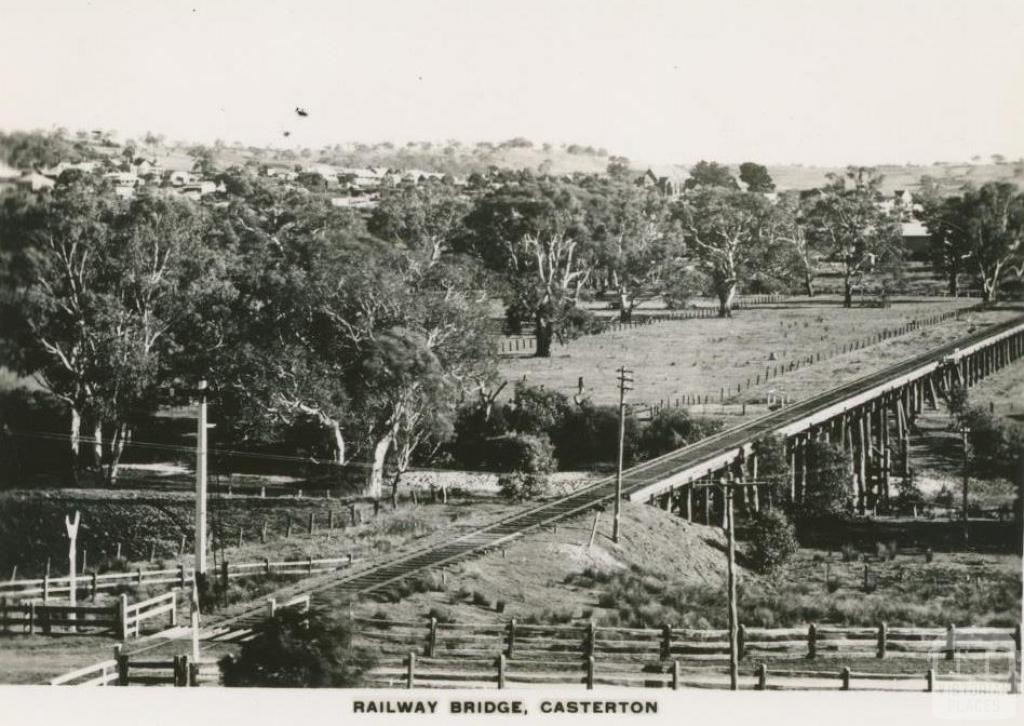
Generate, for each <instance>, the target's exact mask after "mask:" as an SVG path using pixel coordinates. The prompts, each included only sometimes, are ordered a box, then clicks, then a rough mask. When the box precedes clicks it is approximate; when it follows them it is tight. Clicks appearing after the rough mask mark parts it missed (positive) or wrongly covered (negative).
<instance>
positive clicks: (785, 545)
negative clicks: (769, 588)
mask: <svg viewBox="0 0 1024 726" xmlns="http://www.w3.org/2000/svg"><path fill="white" fill-rule="evenodd" d="M799 548H800V545H799V544H798V543H797V541H796V529H795V528H794V527H793V525H792V524H791V523H790V521H789V520H788V519H787V518H786V515H785V514H783V513H782V512H780V511H779V510H777V509H775V510H772V511H770V512H762V513H761V514H760V515H759V516H758V517H757V518H756V519H755V520H754V523H753V525H752V526H751V528H750V548H749V552H748V554H749V556H750V561H751V563H752V564H753V566H754V569H756V570H757V571H758V572H764V573H772V572H776V571H777V570H779V569H780V568H782V567H783V566H785V565H786V563H787V562H789V560H790V558H791V557H792V556H793V555H794V554H796V552H797V550H798V549H799Z"/></svg>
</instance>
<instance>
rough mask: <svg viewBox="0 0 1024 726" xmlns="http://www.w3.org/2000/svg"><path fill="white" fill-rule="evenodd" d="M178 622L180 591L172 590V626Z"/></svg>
mask: <svg viewBox="0 0 1024 726" xmlns="http://www.w3.org/2000/svg"><path fill="white" fill-rule="evenodd" d="M177 624H178V593H176V592H175V591H174V590H171V627H172V628H173V627H174V626H176V625H177Z"/></svg>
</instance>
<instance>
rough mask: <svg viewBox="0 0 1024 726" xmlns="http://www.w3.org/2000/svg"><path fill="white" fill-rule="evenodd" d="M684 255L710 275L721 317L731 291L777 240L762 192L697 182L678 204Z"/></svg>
mask: <svg viewBox="0 0 1024 726" xmlns="http://www.w3.org/2000/svg"><path fill="white" fill-rule="evenodd" d="M676 214H677V217H678V219H679V221H680V224H681V227H682V230H683V233H684V236H685V240H686V246H687V253H688V255H689V256H690V257H691V258H692V259H693V260H694V262H695V263H696V267H697V269H698V270H699V271H701V272H703V273H704V274H705V275H707V277H708V278H709V280H710V281H711V286H712V289H713V291H714V294H715V295H716V296H717V297H718V314H719V316H720V317H723V318H724V317H731V316H732V304H733V300H734V298H735V296H736V292H737V291H738V290H739V288H740V287H741V286H742V285H743V284H744V283H747V282H749V281H750V280H751V279H753V277H754V275H755V274H757V271H758V268H759V264H760V263H761V261H763V260H764V258H765V257H767V256H768V255H770V254H772V253H774V252H775V250H774V249H773V248H774V247H775V246H777V245H778V240H777V238H776V237H775V231H776V226H775V224H774V223H773V208H772V204H771V202H770V201H768V200H767V199H766V198H765V197H764V196H762V195H760V194H756V193H752V192H741V191H734V190H730V189H724V188H716V187H704V188H699V189H697V190H695V191H693V192H691V193H690V194H688V195H686V197H684V199H683V201H682V203H681V204H680V205H679V206H678V207H677V210H676Z"/></svg>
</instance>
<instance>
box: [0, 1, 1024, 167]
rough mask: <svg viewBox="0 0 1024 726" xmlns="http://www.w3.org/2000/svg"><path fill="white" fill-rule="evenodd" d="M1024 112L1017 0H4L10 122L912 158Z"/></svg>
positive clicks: (215, 133) (269, 138)
mask: <svg viewBox="0 0 1024 726" xmlns="http://www.w3.org/2000/svg"><path fill="white" fill-rule="evenodd" d="M193 9H194V10H193ZM295 106H303V107H305V108H307V109H308V110H309V112H310V116H309V117H308V118H305V119H299V118H298V117H296V115H295V114H294V111H293V109H294V108H295ZM1022 111H1024V0H970V1H968V0H870V1H868V0H861V1H859V2H858V1H856V0H845V1H837V0H771V1H770V2H769V1H767V0H762V1H760V2H758V1H757V0H749V1H747V2H737V1H735V0H712V1H708V2H704V1H700V2H696V1H694V0H662V1H660V2H652V1H650V0H629V1H622V2H619V1H618V0H578V1H571V0H505V1H504V2H492V1H490V0H419V1H417V2H413V1H410V0H406V1H402V2H399V1H397V0H383V1H382V0H354V1H351V0H324V1H323V2H313V1H311V0H308V1H302V0H288V1H284V0H282V1H280V2H267V1H265V0H238V1H237V2H210V1H208V0H190V1H189V2H179V1H177V0H159V1H156V0H150V1H148V2H140V1H139V0H133V1H125V2H121V1H119V0H109V1H103V0H95V1H94V2H86V1H84V0H82V1H72V0H64V1H63V2H56V1H53V0H49V1H47V0H31V1H28V0H0V128H4V129H8V130H9V129H14V128H50V127H53V126H66V127H68V128H70V129H79V128H96V127H99V128H107V129H118V130H119V131H121V132H122V134H123V136H124V137H127V136H132V135H138V134H141V133H142V132H144V131H145V130H153V131H155V132H161V133H165V134H166V135H167V136H168V137H169V138H171V139H178V138H181V139H189V140H197V141H212V140H213V139H215V138H218V137H219V138H222V139H224V140H225V141H226V142H228V143H231V142H233V141H236V140H238V141H242V142H243V143H246V144H265V143H275V144H281V145H284V144H288V145H296V146H307V145H308V146H311V147H314V148H315V147H318V146H321V145H323V144H328V143H330V144H333V143H341V142H346V141H368V142H372V141H383V140H389V141H394V142H396V143H404V142H406V141H420V140H431V141H443V140H445V139H449V138H457V139H459V140H462V141H467V142H472V141H478V140H491V141H497V140H502V139H507V138H511V137H513V136H526V137H527V138H530V139H532V140H533V141H535V142H538V143H539V142H542V141H550V142H554V143H562V142H578V143H582V144H593V145H595V146H603V147H605V148H607V149H608V150H609V151H611V152H613V153H623V154H626V155H627V156H630V157H631V158H633V159H636V160H643V161H649V162H659V163H668V162H679V163H687V162H691V161H694V160H697V159H700V158H707V159H717V160H721V161H726V162H736V161H742V160H747V159H752V160H758V161H762V162H767V163H784V162H802V163H808V164H810V163H847V162H851V163H856V162H860V163H883V162H891V163H903V162H908V161H922V162H931V161H935V160H951V161H952V160H965V159H967V158H969V157H970V156H972V155H974V154H981V155H983V156H987V155H988V154H991V153H996V152H998V153H1003V154H1005V155H1007V156H1008V157H1011V158H1017V157H1019V156H1024V133H1022V130H1021V121H1022V117H1024V114H1022ZM286 129H287V130H289V131H291V132H292V135H291V137H290V138H289V139H288V140H285V139H284V138H283V136H282V132H283V131H284V130H286Z"/></svg>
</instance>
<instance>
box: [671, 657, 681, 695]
mask: <svg viewBox="0 0 1024 726" xmlns="http://www.w3.org/2000/svg"><path fill="white" fill-rule="evenodd" d="M672 690H673V691H678V690H679V661H678V660H674V661H672Z"/></svg>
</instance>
